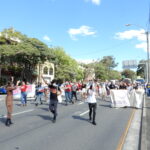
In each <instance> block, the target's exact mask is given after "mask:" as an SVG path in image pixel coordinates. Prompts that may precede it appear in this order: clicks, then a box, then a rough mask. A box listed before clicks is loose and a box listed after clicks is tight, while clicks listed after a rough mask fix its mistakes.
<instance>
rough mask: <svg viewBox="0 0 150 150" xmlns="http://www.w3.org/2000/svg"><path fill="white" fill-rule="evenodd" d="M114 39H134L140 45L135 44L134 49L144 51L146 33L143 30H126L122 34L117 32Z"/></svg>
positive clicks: (145, 47)
mask: <svg viewBox="0 0 150 150" xmlns="http://www.w3.org/2000/svg"><path fill="white" fill-rule="evenodd" d="M115 38H117V39H121V40H126V39H127V40H130V39H133V38H136V39H137V40H138V41H139V42H140V43H139V44H136V45H135V47H136V48H140V49H143V50H144V51H146V49H147V44H146V31H145V30H144V29H140V30H128V31H124V32H118V33H116V35H115Z"/></svg>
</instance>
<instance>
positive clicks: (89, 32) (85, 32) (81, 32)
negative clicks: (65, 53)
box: [68, 26, 96, 40]
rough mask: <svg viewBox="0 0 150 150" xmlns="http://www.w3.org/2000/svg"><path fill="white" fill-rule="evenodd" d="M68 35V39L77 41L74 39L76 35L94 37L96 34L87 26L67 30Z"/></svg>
mask: <svg viewBox="0 0 150 150" xmlns="http://www.w3.org/2000/svg"><path fill="white" fill-rule="evenodd" d="M68 33H69V35H70V37H71V38H72V39H73V40H77V38H76V36H77V35H80V36H91V35H95V34H96V32H95V31H93V30H92V28H91V27H89V26H81V27H80V28H78V29H74V28H71V29H69V30H68Z"/></svg>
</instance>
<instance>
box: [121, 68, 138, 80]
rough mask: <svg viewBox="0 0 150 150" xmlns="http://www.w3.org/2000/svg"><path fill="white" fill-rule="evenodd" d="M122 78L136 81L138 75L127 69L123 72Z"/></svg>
mask: <svg viewBox="0 0 150 150" xmlns="http://www.w3.org/2000/svg"><path fill="white" fill-rule="evenodd" d="M121 74H122V76H124V77H125V78H130V79H132V80H133V79H135V78H136V73H135V72H134V71H132V70H129V69H125V70H124V71H122V72H121Z"/></svg>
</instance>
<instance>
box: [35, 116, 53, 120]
mask: <svg viewBox="0 0 150 150" xmlns="http://www.w3.org/2000/svg"><path fill="white" fill-rule="evenodd" d="M37 116H39V117H41V118H42V119H43V120H52V117H50V116H45V115H37Z"/></svg>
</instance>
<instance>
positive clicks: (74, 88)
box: [71, 82, 78, 101]
mask: <svg viewBox="0 0 150 150" xmlns="http://www.w3.org/2000/svg"><path fill="white" fill-rule="evenodd" d="M77 90H78V86H77V84H76V83H75V82H74V83H73V85H72V95H71V99H72V100H73V97H75V99H76V101H77Z"/></svg>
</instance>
